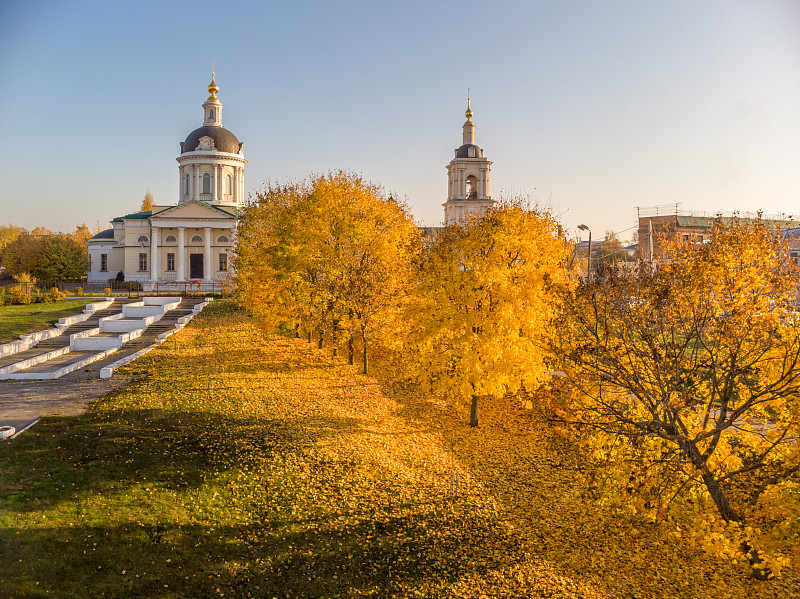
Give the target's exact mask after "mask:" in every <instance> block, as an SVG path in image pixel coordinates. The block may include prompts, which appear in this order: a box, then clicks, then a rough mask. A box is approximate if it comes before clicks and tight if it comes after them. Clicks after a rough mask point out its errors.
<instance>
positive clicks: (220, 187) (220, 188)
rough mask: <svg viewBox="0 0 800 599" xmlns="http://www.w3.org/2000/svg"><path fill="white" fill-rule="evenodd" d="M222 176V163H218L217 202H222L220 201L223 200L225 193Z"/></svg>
mask: <svg viewBox="0 0 800 599" xmlns="http://www.w3.org/2000/svg"><path fill="white" fill-rule="evenodd" d="M223 178H224V177H223V173H222V165H221V164H218V165H217V201H218V202H222V201H224V200H225V195H224V194H225V188H224V186H223V185H222V179H223Z"/></svg>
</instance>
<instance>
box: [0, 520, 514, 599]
mask: <svg viewBox="0 0 800 599" xmlns="http://www.w3.org/2000/svg"><path fill="white" fill-rule="evenodd" d="M470 524H471V526H470V527H468V528H467V527H464V526H463V522H462V521H461V519H460V518H456V517H455V516H453V515H451V513H448V512H447V511H444V510H443V511H440V512H438V513H433V512H431V513H428V514H407V515H403V516H397V517H386V518H384V519H377V520H376V519H374V518H372V517H370V518H367V519H363V520H357V521H353V522H348V523H340V520H339V519H337V518H335V517H332V518H330V519H328V520H326V521H323V522H319V523H315V524H314V525H313V526H310V525H308V524H305V523H292V524H290V525H288V526H276V527H269V526H243V527H214V526H198V525H186V526H170V525H164V526H158V527H147V526H138V525H136V524H131V525H123V526H109V527H81V526H78V527H74V526H70V527H60V528H40V529H31V530H21V531H15V530H9V529H1V530H0V581H1V582H2V585H3V592H4V596H9V597H39V596H45V595H47V594H48V593H49V594H50V596H52V595H53V594H55V595H56V596H59V597H85V596H86V593H87V591H88V590H89V589H91V593H92V595H94V596H113V597H173V596H176V597H218V596H220V592H222V593H224V594H225V596H236V597H248V596H253V597H272V596H276V595H277V596H280V597H333V596H335V597H339V596H341V597H362V596H365V595H368V594H373V593H377V596H382V597H386V596H393V595H395V594H396V593H397V594H402V595H404V596H407V595H408V594H409V591H411V590H413V589H418V590H419V589H420V588H421V587H422V588H423V589H424V591H425V593H424V596H426V597H437V596H440V597H446V596H449V595H448V593H446V592H445V590H444V589H446V588H447V587H448V585H450V584H451V583H453V582H454V581H456V580H458V579H459V578H461V577H463V576H464V575H465V574H466V573H468V572H470V573H473V574H477V575H484V574H485V573H486V571H487V570H488V569H490V568H501V567H504V566H509V565H513V562H514V560H515V559H517V558H515V557H514V556H517V555H518V553H517V552H516V551H515V541H514V539H513V537H511V536H510V535H504V534H502V533H499V532H498V531H497V530H492V529H490V528H489V527H488V526H487V525H486V524H485V523H482V522H480V521H477V520H476V521H475V522H472V523H470ZM465 531H469V532H465ZM476 539H479V540H480V541H482V542H481V543H476ZM32 547H37V548H46V549H47V556H48V557H47V558H44V557H43V556H42V554H41V552H40V553H36V554H33V553H32V552H31V548H32Z"/></svg>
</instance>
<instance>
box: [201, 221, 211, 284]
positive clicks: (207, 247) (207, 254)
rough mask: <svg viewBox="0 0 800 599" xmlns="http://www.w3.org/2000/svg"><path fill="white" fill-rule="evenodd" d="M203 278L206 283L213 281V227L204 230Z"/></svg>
mask: <svg viewBox="0 0 800 599" xmlns="http://www.w3.org/2000/svg"><path fill="white" fill-rule="evenodd" d="M203 231H204V233H205V234H204V235H203V278H204V279H205V280H206V281H210V280H211V272H212V270H211V258H212V257H213V256H212V255H211V227H206V228H205V229H203Z"/></svg>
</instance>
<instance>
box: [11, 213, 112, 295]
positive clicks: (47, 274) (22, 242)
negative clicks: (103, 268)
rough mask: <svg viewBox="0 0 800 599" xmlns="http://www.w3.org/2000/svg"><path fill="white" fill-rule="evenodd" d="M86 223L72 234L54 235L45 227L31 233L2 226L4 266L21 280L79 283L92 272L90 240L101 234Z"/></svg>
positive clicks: (97, 228) (17, 228) (22, 229)
mask: <svg viewBox="0 0 800 599" xmlns="http://www.w3.org/2000/svg"><path fill="white" fill-rule="evenodd" d="M99 229H100V227H99V225H98V226H97V227H96V230H95V231H92V230H90V229H89V227H88V226H87V225H86V224H85V223H84V224H81V225H80V226H79V227H77V228H76V229H75V231H73V232H72V233H54V232H52V231H49V230H47V229H45V228H44V227H36V228H35V229H33V230H31V231H28V230H27V229H25V228H23V227H18V226H16V225H12V224H9V225H0V266H3V267H5V269H6V272H7V273H8V274H9V275H11V276H13V277H17V276H20V275H23V274H29V275H30V276H32V277H33V278H35V279H39V280H50V281H52V280H57V279H77V278H83V277H85V276H86V274H87V272H88V267H89V264H88V252H87V247H86V240H88V239H89V238H90V237H91V236H92V235H93V234H94V233H97V232H99Z"/></svg>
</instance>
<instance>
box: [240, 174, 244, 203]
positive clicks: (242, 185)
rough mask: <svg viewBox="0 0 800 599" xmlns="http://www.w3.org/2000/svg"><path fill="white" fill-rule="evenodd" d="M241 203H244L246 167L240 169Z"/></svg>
mask: <svg viewBox="0 0 800 599" xmlns="http://www.w3.org/2000/svg"><path fill="white" fill-rule="evenodd" d="M239 201H240V202H244V167H242V166H240V167H239Z"/></svg>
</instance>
